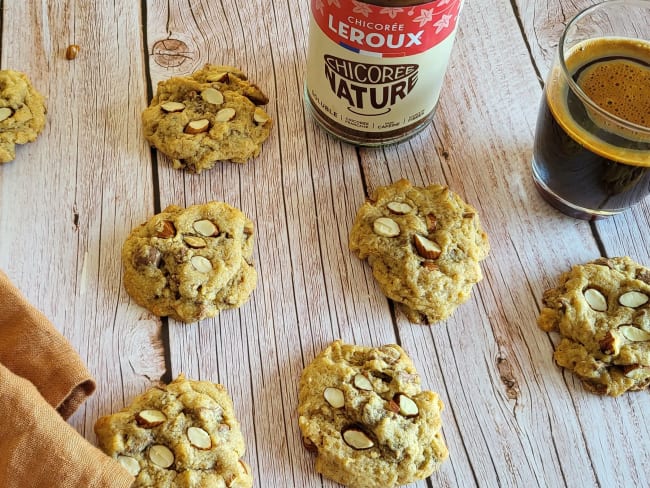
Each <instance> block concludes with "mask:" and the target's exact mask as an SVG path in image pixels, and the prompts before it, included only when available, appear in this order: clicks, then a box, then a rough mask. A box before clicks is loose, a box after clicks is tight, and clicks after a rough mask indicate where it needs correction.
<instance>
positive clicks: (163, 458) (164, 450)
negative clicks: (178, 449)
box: [149, 444, 174, 468]
mask: <svg viewBox="0 0 650 488" xmlns="http://www.w3.org/2000/svg"><path fill="white" fill-rule="evenodd" d="M149 459H150V460H151V462H152V463H154V464H155V465H156V466H160V467H161V468H169V467H170V466H171V465H172V464H174V453H173V452H172V451H171V450H170V449H169V448H168V447H166V446H163V445H162V444H155V445H153V446H151V447H150V448H149Z"/></svg>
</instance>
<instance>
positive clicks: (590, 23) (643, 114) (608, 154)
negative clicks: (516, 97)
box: [532, 0, 650, 219]
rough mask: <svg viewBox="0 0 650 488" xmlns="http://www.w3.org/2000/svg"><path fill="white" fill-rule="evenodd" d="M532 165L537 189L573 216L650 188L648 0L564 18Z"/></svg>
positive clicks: (597, 211)
mask: <svg viewBox="0 0 650 488" xmlns="http://www.w3.org/2000/svg"><path fill="white" fill-rule="evenodd" d="M532 170H533V178H534V181H535V184H536V186H537V189H538V190H539V192H540V193H541V194H542V196H543V197H544V198H545V199H546V200H547V201H548V202H549V203H551V204H552V205H553V206H555V207H556V208H558V209H559V210H561V211H562V212H564V213H566V214H568V215H571V216H573V217H577V218H582V219H597V218H602V217H607V216H609V215H614V214H616V213H619V212H621V211H623V210H625V209H626V208H629V207H630V206H632V205H634V204H636V203H638V202H640V201H641V200H643V199H644V198H645V197H646V196H647V195H648V194H650V1H647V0H613V1H607V2H604V3H600V4H597V5H593V6H591V7H589V8H587V9H586V10H584V11H583V12H581V13H579V14H578V15H577V16H576V17H575V18H574V19H573V20H571V22H569V24H568V25H567V26H566V28H565V30H564V33H563V34H562V37H561V38H560V43H559V46H558V51H557V54H556V56H555V60H554V63H553V66H552V67H551V71H550V73H549V75H548V79H547V83H546V86H545V88H544V94H543V97H542V101H541V104H540V108H539V114H538V118H537V128H536V133H535V144H534V149H533V161H532Z"/></svg>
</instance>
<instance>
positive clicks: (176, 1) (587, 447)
mask: <svg viewBox="0 0 650 488" xmlns="http://www.w3.org/2000/svg"><path fill="white" fill-rule="evenodd" d="M589 3H591V2H588V1H584V0H578V1H576V2H566V1H564V2H558V0H550V1H549V2H534V1H532V0H513V1H512V2H503V1H501V2H488V1H481V0H468V2H467V3H466V5H465V8H464V10H463V12H462V16H461V20H460V30H459V33H458V36H457V39H456V44H455V47H454V52H453V54H452V61H451V64H450V67H449V71H448V73H447V77H446V80H445V85H444V87H443V94H442V98H441V101H440V104H439V106H438V109H437V113H436V117H435V119H434V123H433V125H432V126H431V127H430V128H428V129H426V130H425V131H424V132H422V133H421V134H420V135H418V136H417V137H415V138H414V139H412V140H410V141H408V142H405V143H403V144H400V145H397V146H393V147H386V148H383V149H357V148H355V147H353V146H351V145H347V144H344V143H341V142H339V141H338V140H337V139H335V138H333V137H330V136H329V135H327V134H326V133H325V132H324V131H322V130H321V129H319V128H318V127H317V126H316V125H315V124H314V122H313V120H312V119H311V118H310V117H309V116H308V115H307V113H306V109H305V105H304V103H303V97H302V83H303V74H304V68H305V54H306V44H307V37H308V20H309V3H308V1H307V0H303V1H300V2H297V1H284V2H281V1H275V2H271V1H267V2H262V1H253V2H250V3H246V2H236V1H233V0H222V1H221V2H214V1H208V0H192V1H180V0H165V1H163V0H147V1H142V2H134V1H133V0H98V1H96V2H86V1H76V2H75V1H64V0H58V1H45V0H41V1H40V2H39V1H37V0H31V1H26V2H22V1H13V0H5V1H4V2H1V3H0V5H1V7H2V10H1V16H2V38H1V40H2V44H1V66H2V68H12V69H18V70H21V71H24V72H26V73H28V74H29V76H30V77H31V79H32V81H33V82H34V84H35V86H36V87H37V88H38V89H39V90H40V91H41V92H42V93H43V94H44V95H45V96H46V98H47V105H48V123H47V127H46V129H45V131H44V133H43V134H42V135H41V136H40V138H39V139H38V140H37V141H36V142H35V143H32V144H29V145H26V146H22V147H20V148H19V149H18V153H17V157H16V160H15V161H14V162H12V163H9V164H6V165H3V166H1V167H0V268H2V269H4V270H5V271H6V273H7V274H8V275H9V277H10V278H11V279H12V280H13V281H14V283H16V285H17V286H18V287H19V288H21V290H22V291H23V292H24V293H25V294H26V295H27V297H28V298H29V300H30V301H31V302H32V303H34V304H35V305H36V306H37V307H38V308H40V309H41V310H42V311H43V312H44V313H45V314H46V315H47V316H48V317H49V318H50V319H51V320H52V321H53V322H54V324H55V325H56V326H57V327H58V328H59V329H60V330H61V332H62V333H63V334H64V335H65V336H66V337H67V338H68V339H69V340H70V341H71V342H72V344H73V345H74V346H75V347H76V348H77V349H78V350H79V352H80V354H81V356H82V357H83V358H84V360H85V361H86V362H87V364H88V365H89V368H90V370H91V372H92V373H93V375H94V376H95V377H96V379H97V382H98V389H97V392H96V394H95V395H94V396H93V397H92V398H91V399H90V400H89V401H88V402H87V403H86V404H85V406H83V407H82V408H81V409H80V410H79V411H78V412H77V413H76V414H75V415H74V416H73V417H72V419H71V423H72V424H73V425H74V427H75V428H76V429H78V430H79V432H81V433H82V434H83V435H84V436H85V437H86V438H88V439H89V440H90V441H94V440H95V437H94V433H93V429H92V428H93V424H94V422H95V420H96V419H97V417H98V416H99V415H103V414H106V413H109V412H112V411H115V410H117V409H120V408H122V407H123V406H124V405H126V404H128V403H129V402H130V401H131V400H132V399H133V398H134V397H135V396H136V395H138V394H140V393H142V392H143V391H144V390H145V389H147V388H148V387H149V386H151V385H152V384H155V383H156V382H158V381H159V380H160V379H162V380H164V381H168V380H170V379H171V378H173V377H175V376H176V375H178V374H179V373H180V372H184V373H185V374H186V375H187V376H189V377H192V378H196V379H204V380H212V381H216V382H221V383H223V384H225V385H226V386H227V388H228V390H229V391H230V393H231V394H232V396H233V399H234V402H235V406H236V410H237V413H238V416H239V419H240V421H241V423H242V427H243V431H244V434H245V437H246V440H247V446H248V447H247V453H246V459H247V460H248V462H249V463H250V464H251V465H252V466H253V469H254V472H255V486H257V487H292V486H295V487H315V486H334V485H333V484H332V483H331V482H329V481H327V480H321V478H320V477H319V476H317V475H316V474H315V473H314V470H313V459H312V457H311V455H310V454H309V453H308V452H307V451H306V450H305V449H304V448H303V446H302V442H301V437H300V434H299V430H298V425H297V414H296V406H297V393H298V391H297V387H298V379H299V377H300V373H301V371H302V368H303V367H304V366H305V365H306V364H307V363H308V362H309V361H310V360H311V359H312V358H313V357H314V355H315V354H317V353H318V352H319V351H320V350H321V349H323V348H324V347H325V346H326V345H327V344H328V343H329V342H330V341H332V340H333V339H335V338H342V339H343V340H344V341H346V342H353V343H357V344H365V345H380V344H384V343H393V342H397V343H399V344H401V345H402V346H403V347H404V348H405V349H406V350H407V351H408V352H409V353H410V354H411V356H412V357H413V358H414V360H415V363H416V366H417V367H418V369H419V370H420V373H421V374H422V376H423V378H424V379H423V384H424V386H425V387H426V388H428V389H432V390H434V391H436V392H438V393H439V394H440V395H441V397H442V399H443V401H444V403H445V405H446V408H445V410H444V412H443V423H444V435H445V438H446V440H447V443H448V446H449V450H450V458H449V460H448V461H447V462H446V463H445V464H444V465H443V467H442V469H441V470H440V471H439V472H438V473H435V474H434V475H433V476H432V477H431V479H430V480H427V481H422V482H420V483H417V484H415V485H413V486H419V487H425V486H427V487H433V486H453V487H462V488H465V487H470V486H513V487H515V486H516V487H531V486H551V487H558V486H570V487H578V486H585V487H591V486H602V487H607V488H609V487H615V486H626V487H631V486H638V487H640V486H649V485H650V463H649V462H648V454H649V453H650V428H649V427H648V426H649V424H650V423H649V422H648V419H647V416H648V414H650V399H649V395H648V392H647V391H645V392H641V393H630V394H627V395H624V396H622V397H620V398H617V399H613V398H602V397H598V396H595V395H593V394H589V393H587V392H586V391H585V390H584V389H583V388H582V386H581V385H580V383H579V382H578V381H576V379H575V378H574V377H573V376H572V375H571V374H567V373H565V372H563V371H561V370H560V369H558V367H557V366H555V364H554V363H553V360H552V352H553V345H554V343H556V342H557V340H558V338H557V337H556V336H555V335H553V334H551V335H549V334H546V333H543V332H542V331H541V330H540V329H538V327H537V325H536V318H537V315H538V313H539V309H540V302H541V296H542V292H543V291H544V290H545V289H546V288H548V287H550V286H553V285H554V284H555V283H556V281H557V278H558V275H559V274H560V273H561V272H562V271H564V270H566V269H568V268H569V267H570V266H571V265H572V264H575V263H579V262H584V261H587V260H591V259H595V258H597V257H599V256H616V255H630V256H631V257H633V258H634V259H635V260H637V261H639V262H643V263H646V264H650V251H649V247H648V244H647V242H648V236H649V233H648V228H649V224H650V211H649V206H648V201H646V202H645V203H643V204H641V205H639V206H638V207H636V208H634V209H632V210H630V211H628V212H625V213H624V214H622V215H619V216H617V217H614V218H611V219H609V220H605V221H599V222H595V223H588V222H583V221H577V220H573V219H571V218H568V217H565V216H563V215H562V214H560V213H558V212H556V211H555V210H554V209H552V208H551V207H549V206H547V204H546V203H545V202H544V201H543V200H542V199H541V198H540V196H539V195H538V194H537V192H536V190H535V188H534V186H533V183H532V180H531V171H530V164H529V162H530V158H531V146H532V138H533V132H534V125H535V119H536V111H537V106H538V102H539V97H540V94H541V89H542V83H543V81H542V80H543V78H544V77H545V75H546V72H547V69H548V67H549V65H550V62H551V58H552V56H553V52H554V49H555V47H556V45H557V40H558V37H559V35H560V32H561V30H562V28H563V25H564V24H565V23H566V22H567V21H568V19H569V18H570V17H572V16H573V15H574V14H575V13H576V12H577V11H578V10H579V9H581V8H582V7H585V6H586V5H587V4H589ZM72 43H75V44H79V45H80V46H81V52H80V53H79V56H78V57H77V58H76V59H75V60H74V61H68V60H66V59H65V56H64V52H65V49H66V47H67V46H68V45H69V44H72ZM206 62H212V63H217V64H232V65H237V66H240V67H241V68H242V69H243V70H244V71H246V72H247V73H248V74H249V75H250V78H251V79H252V80H255V81H257V82H258V83H259V85H261V87H262V88H263V89H264V90H265V91H266V92H267V93H268V94H269V96H270V98H271V102H270V104H269V106H268V110H269V112H270V114H271V115H272V116H273V118H274V119H275V121H276V124H275V126H274V130H273V133H272V135H271V137H270V139H269V140H268V141H267V142H266V144H265V146H264V148H263V151H262V153H261V155H260V156H259V157H258V158H257V159H255V160H254V161H252V162H250V163H249V164H246V165H237V164H223V165H219V166H217V167H216V168H214V169H213V170H211V171H206V172H204V173H202V174H200V175H194V174H187V173H184V172H179V171H177V170H174V169H172V168H171V165H170V161H169V160H168V159H167V158H166V157H164V156H162V155H160V154H157V153H156V151H152V150H151V149H150V148H149V146H148V145H147V143H146V141H145V139H144V137H143V130H142V125H141V121H140V114H141V112H142V110H143V109H144V108H145V107H146V105H147V103H148V100H149V99H150V98H151V96H152V93H153V90H154V89H155V86H156V83H157V82H158V81H159V80H162V79H166V78H168V77H170V76H173V75H183V74H187V73H190V72H192V71H194V70H195V69H198V68H200V67H201V66H202V65H203V64H204V63H206ZM401 177H406V178H409V179H410V180H411V181H413V182H414V183H416V184H426V183H444V184H447V185H449V186H450V187H451V188H452V189H453V190H454V191H456V192H458V193H459V194H460V195H461V196H462V197H463V198H465V199H466V200H467V201H469V202H470V203H472V204H473V205H474V206H476V207H477V208H478V209H479V212H480V215H481V218H482V221H483V223H484V226H485V228H486V230H487V232H488V234H489V236H490V241H491V244H492V252H491V254H490V256H489V257H488V258H487V260H486V261H485V262H484V263H483V271H484V275H485V278H484V280H483V281H482V282H481V283H479V285H478V286H477V287H476V288H475V289H474V292H473V294H472V297H471V299H470V300H469V301H468V302H467V303H465V304H464V305H462V306H461V307H460V308H459V309H458V310H457V311H456V313H455V314H454V315H453V317H452V318H450V319H449V320H447V321H446V322H443V323H440V324H438V325H435V326H420V325H414V324H411V323H409V322H407V321H406V320H405V318H404V316H403V315H402V314H401V313H400V312H399V311H397V310H396V309H395V308H394V307H393V305H392V304H391V303H389V302H388V301H387V300H386V299H385V297H384V296H383V295H382V294H381V292H380V291H379V288H378V286H377V285H376V283H375V282H374V281H373V279H372V275H371V272H370V268H369V267H368V266H367V265H366V264H365V263H363V262H361V261H359V260H358V259H357V258H356V257H355V256H354V255H352V254H351V253H350V251H349V250H348V232H349V229H350V227H351V224H352V221H353V219H354V216H355V213H356V210H357V208H358V207H359V205H360V204H361V203H362V202H363V200H364V198H365V197H366V195H367V194H368V193H369V192H370V191H372V190H373V189H374V188H376V187H377V186H380V185H384V184H388V183H390V182H393V181H395V180H397V179H399V178H401ZM214 199H216V200H223V201H226V202H229V203H230V204H232V205H235V206H237V207H239V208H241V209H242V210H243V211H244V212H245V213H246V214H247V215H249V216H250V217H251V218H252V219H253V220H254V221H255V223H256V230H257V237H256V246H255V254H254V258H255V262H256V267H257V270H258V273H259V283H258V286H257V289H256V291H255V292H254V293H253V296H252V299H251V300H250V301H249V302H248V303H247V304H246V305H244V306H243V307H242V308H240V309H238V310H234V311H226V312H224V313H222V314H221V315H220V316H218V317H217V318H215V319H212V320H205V321H203V322H201V323H195V324H191V325H184V324H181V323H177V322H174V321H173V320H167V319H163V320H160V319H158V318H157V317H154V316H152V315H151V314H150V313H148V312H147V311H146V310H144V309H143V308H141V307H139V306H137V305H136V304H134V303H133V302H132V301H131V300H130V299H129V296H128V295H127V294H126V292H125V290H124V287H123V284H122V267H121V262H120V250H121V246H122V243H123V242H124V239H125V238H126V236H127V235H128V233H129V231H130V230H131V228H132V227H134V226H136V225H138V224H139V223H141V222H143V221H144V220H146V219H148V218H149V217H150V216H151V215H153V214H154V213H155V212H158V211H160V209H162V208H164V207H165V206H167V205H168V204H172V203H173V204H180V205H190V204H194V203H200V202H205V201H208V200H214Z"/></svg>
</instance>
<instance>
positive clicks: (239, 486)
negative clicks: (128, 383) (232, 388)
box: [95, 375, 253, 488]
mask: <svg viewBox="0 0 650 488" xmlns="http://www.w3.org/2000/svg"><path fill="white" fill-rule="evenodd" d="M95 433H96V434H97V442H98V444H99V447H100V448H101V449H102V450H103V451H104V452H105V453H106V454H107V455H109V456H110V457H112V458H113V459H116V460H117V461H118V462H119V463H120V464H122V466H124V468H126V469H127V471H129V473H131V474H132V475H133V476H135V482H134V484H133V485H132V488H153V487H155V488H198V487H201V488H212V487H214V488H222V487H229V488H249V487H251V486H252V485H253V478H252V475H251V468H250V466H248V465H247V464H246V463H245V462H244V461H243V460H242V459H241V457H242V456H243V454H244V450H245V446H244V438H243V437H242V434H241V431H240V428H239V422H238V421H237V418H236V417H235V414H234V411H233V403H232V400H231V399H230V397H229V396H228V392H227V391H226V389H225V388H224V387H223V386H222V385H219V384H214V383H210V382H207V381H193V380H187V379H185V378H184V377H183V375H180V376H179V377H178V378H177V379H176V380H175V381H173V382H172V383H170V384H169V385H167V386H163V387H160V388H152V389H150V390H149V391H147V392H146V393H144V394H143V395H141V396H139V397H138V398H136V399H135V400H134V401H133V403H132V404H131V405H130V406H128V407H127V408H125V409H123V410H121V411H120V412H118V413H115V414H112V415H106V416H104V417H101V418H99V419H98V420H97V422H96V423H95Z"/></svg>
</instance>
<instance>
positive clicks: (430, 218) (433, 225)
mask: <svg viewBox="0 0 650 488" xmlns="http://www.w3.org/2000/svg"><path fill="white" fill-rule="evenodd" d="M426 221H427V231H428V232H429V234H431V233H432V232H435V231H436V229H437V228H438V219H437V218H436V216H435V215H433V214H428V215H427V216H426Z"/></svg>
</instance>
